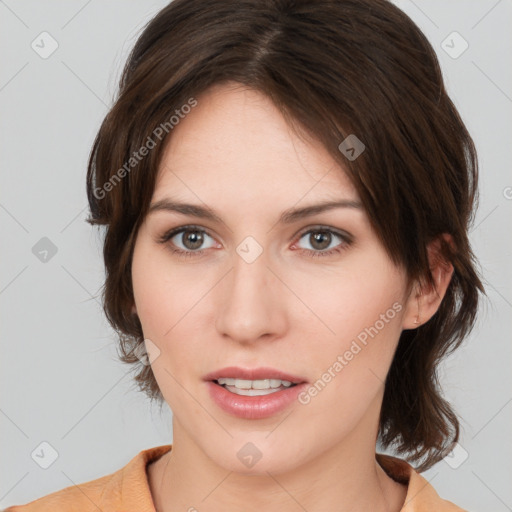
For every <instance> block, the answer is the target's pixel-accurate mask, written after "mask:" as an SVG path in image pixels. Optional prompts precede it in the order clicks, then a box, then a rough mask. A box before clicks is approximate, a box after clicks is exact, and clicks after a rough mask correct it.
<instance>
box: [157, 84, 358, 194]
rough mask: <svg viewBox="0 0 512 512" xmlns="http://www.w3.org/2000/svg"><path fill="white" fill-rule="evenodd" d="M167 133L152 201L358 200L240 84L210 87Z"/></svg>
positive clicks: (314, 148)
mask: <svg viewBox="0 0 512 512" xmlns="http://www.w3.org/2000/svg"><path fill="white" fill-rule="evenodd" d="M196 100H197V105H196V106H195V107H194V108H193V109H192V110H191V111H190V113H188V114H187V115H185V116H184V117H183V118H182V119H180V122H179V123H178V124H177V125H176V126H175V127H174V128H173V131H172V132H171V133H170V135H169V139H168V141H167V144H166V148H165V150H164V153H163V155H162V159H161V164H160V168H159V172H158V177H157V182H156V186H155V192H154V199H155V200H158V199H161V198H162V197H164V196H165V195H166V194H167V193H169V192H170V191H172V192H173V193H179V194H180V195H184V196H186V197H192V196H191V194H192V195H193V194H196V195H198V194H199V193H201V194H202V195H203V196H205V197H204V200H205V201H206V200H207V198H213V197H219V195H220V196H221V197H225V198H227V197H236V198H237V199H238V200H239V201H250V202H251V201H254V200H256V198H261V197H262V196H265V197H267V198H268V199H269V200H270V202H271V203H272V202H274V203H275V202H279V201H281V200H282V199H286V201H287V202H289V201H293V200H294V199H295V201H298V200H299V199H300V198H301V197H303V196H305V195H307V196H309V198H311V199H315V198H321V199H323V200H325V199H330V198H333V199H339V198H340V197H345V198H347V199H354V200H355V199H357V194H356V191H355V189H354V187H353V185H352V183H351V182H350V180H349V179H348V177H347V176H346V174H345V171H344V169H343V168H342V167H341V165H340V164H339V162H338V161H336V160H334V159H333V157H332V156H331V155H330V154H329V152H328V151H327V150H326V149H325V147H324V146H323V145H322V144H321V143H320V142H319V141H318V140H316V139H314V138H312V137H311V136H310V135H309V134H308V133H307V132H306V131H304V130H301V128H300V126H299V127H298V128H299V133H297V132H296V131H295V130H294V129H292V127H290V126H289V124H288V123H287V122H286V120H285V119H284V117H283V116H282V114H281V112H280V111H279V110H278V108H277V107H276V106H275V105H274V104H273V103H272V101H271V100H270V99H269V98H268V97H267V96H265V95H264V94H262V93H260V92H259V91H256V90H254V89H249V88H247V87H245V86H243V85H241V84H235V83H229V84H222V85H217V86H214V87H212V88H210V89H208V90H207V91H205V92H204V93H203V94H201V95H200V96H198V97H197V98H196Z"/></svg>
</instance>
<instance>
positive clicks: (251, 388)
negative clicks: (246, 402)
mask: <svg viewBox="0 0 512 512" xmlns="http://www.w3.org/2000/svg"><path fill="white" fill-rule="evenodd" d="M212 382H214V383H215V384H218V385H219V386H222V387H223V388H224V389H227V390H228V391H230V392H231V393H234V394H235V395H243V396H262V395H271V394H272V393H277V392H279V391H283V390H285V389H288V388H292V387H294V386H296V385H297V383H294V382H291V381H289V380H281V379H258V380H246V379H234V378H227V377H224V378H223V377H221V378H219V379H214V380H213V381H212Z"/></svg>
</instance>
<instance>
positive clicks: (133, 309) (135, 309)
mask: <svg viewBox="0 0 512 512" xmlns="http://www.w3.org/2000/svg"><path fill="white" fill-rule="evenodd" d="M132 314H135V315H136V314H137V306H136V305H135V303H134V304H133V305H132Z"/></svg>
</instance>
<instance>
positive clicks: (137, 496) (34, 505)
mask: <svg viewBox="0 0 512 512" xmlns="http://www.w3.org/2000/svg"><path fill="white" fill-rule="evenodd" d="M170 449H171V445H163V446H157V447H154V448H149V449H147V450H143V451H141V452H139V453H138V454H137V455H136V456H135V457H133V458H132V459H131V460H130V462H129V463H128V464H127V465H126V466H124V467H122V468H121V469H119V470H117V471H115V472H114V473H111V474H109V475H106V476H102V477H101V478H98V479H95V480H91V481H88V482H84V483H81V484H78V485H72V486H69V487H66V488H64V489H61V490H59V491H56V492H53V493H51V494H48V495H46V496H43V497H41V498H39V499H36V500H34V501H31V502H30V503H26V504H24V505H14V506H10V507H8V508H6V509H4V510H2V511H0V512H50V511H51V512H64V511H66V512H86V511H87V512H88V511H91V512H92V511H95V512H96V511H97V510H98V509H100V510H102V512H114V511H116V512H117V511H119V510H120V507H122V510H123V512H132V511H133V512H135V511H137V512H140V510H152V506H153V501H152V497H151V492H150V488H149V483H148V478H147V473H146V467H147V465H148V464H149V463H150V462H153V461H154V460H156V459H158V458H159V457H160V456H162V455H163V454H164V453H166V452H168V451H169V450H170Z"/></svg>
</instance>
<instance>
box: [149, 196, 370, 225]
mask: <svg viewBox="0 0 512 512" xmlns="http://www.w3.org/2000/svg"><path fill="white" fill-rule="evenodd" d="M335 208H354V209H362V204H361V203H360V202H359V201H353V200H350V199H341V200H338V201H324V202H321V203H318V204H313V205H310V206H304V207H302V208H289V209H288V210H285V211H284V212H283V213H282V214H281V216H280V217H279V221H278V222H279V223H281V224H291V223H293V222H296V221H298V220H301V219H304V218H306V217H311V216H312V215H316V214H318V213H322V212H325V211H328V210H333V209H335ZM157 211H169V212H176V213H181V214H182V215H191V216H193V217H198V218H200V219H208V220H211V221H213V222H220V223H224V222H223V220H222V219H221V218H220V217H219V216H218V215H217V214H216V213H215V212H214V211H213V210H212V209H211V208H208V207H205V206H201V205H196V204H188V203H180V202H178V201H173V200H171V199H168V198H166V199H161V200H160V201H157V202H155V203H153V204H152V205H151V206H150V207H149V211H148V214H150V213H153V212H157Z"/></svg>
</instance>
